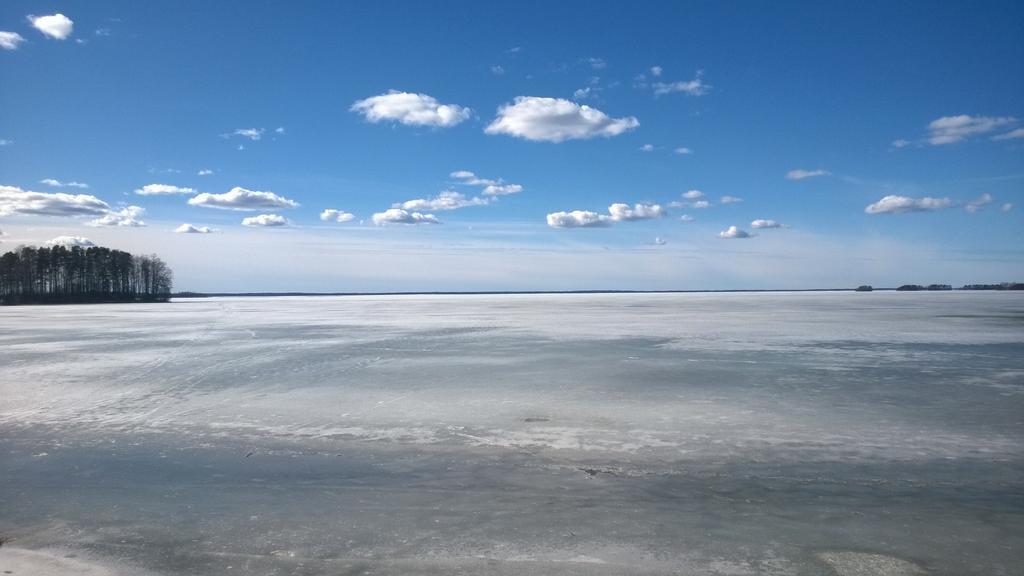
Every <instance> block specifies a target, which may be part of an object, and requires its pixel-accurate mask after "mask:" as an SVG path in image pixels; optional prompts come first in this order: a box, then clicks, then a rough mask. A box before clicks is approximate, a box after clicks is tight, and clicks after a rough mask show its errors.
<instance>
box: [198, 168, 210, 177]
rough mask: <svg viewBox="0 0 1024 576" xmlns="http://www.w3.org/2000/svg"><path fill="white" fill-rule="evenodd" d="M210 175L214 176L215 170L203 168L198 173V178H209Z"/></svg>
mask: <svg viewBox="0 0 1024 576" xmlns="http://www.w3.org/2000/svg"><path fill="white" fill-rule="evenodd" d="M210 174H213V170H210V169H209V168H203V169H202V170H200V171H199V172H196V176H209V175H210Z"/></svg>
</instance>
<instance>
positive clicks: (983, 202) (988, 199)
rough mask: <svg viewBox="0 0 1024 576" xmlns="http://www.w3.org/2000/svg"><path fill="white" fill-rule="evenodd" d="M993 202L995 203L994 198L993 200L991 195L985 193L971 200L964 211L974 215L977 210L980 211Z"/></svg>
mask: <svg viewBox="0 0 1024 576" xmlns="http://www.w3.org/2000/svg"><path fill="white" fill-rule="evenodd" d="M993 202H995V198H993V197H992V195H991V194H989V193H988V192H985V193H984V194H982V195H981V196H978V197H977V198H975V199H974V200H971V201H970V202H968V203H967V204H965V205H964V210H967V211H968V212H970V213H971V214H974V213H975V212H977V211H978V210H981V209H982V208H984V207H985V206H987V205H989V204H991V203H993Z"/></svg>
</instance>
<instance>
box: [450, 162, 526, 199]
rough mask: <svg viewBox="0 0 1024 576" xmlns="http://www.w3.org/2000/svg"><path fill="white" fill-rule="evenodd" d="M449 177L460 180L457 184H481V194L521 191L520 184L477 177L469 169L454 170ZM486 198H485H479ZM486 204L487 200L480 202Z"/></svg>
mask: <svg viewBox="0 0 1024 576" xmlns="http://www.w3.org/2000/svg"><path fill="white" fill-rule="evenodd" d="M448 176H450V177H451V178H455V179H456V180H461V182H459V184H466V185H470V186H483V187H484V189H483V190H482V192H481V193H482V194H483V195H485V196H508V195H509V194H518V193H520V192H522V191H523V187H522V185H520V184H505V183H504V181H503V180H502V179H501V178H499V179H497V180H491V179H489V178H479V177H477V175H476V174H474V173H472V172H470V171H469V170H456V171H455V172H452V173H451V174H449V175H448ZM481 200H486V199H481ZM481 203H482V204H486V203H487V202H481Z"/></svg>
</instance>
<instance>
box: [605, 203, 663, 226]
mask: <svg viewBox="0 0 1024 576" xmlns="http://www.w3.org/2000/svg"><path fill="white" fill-rule="evenodd" d="M608 214H609V215H610V217H611V219H612V220H614V221H616V222H632V221H634V220H651V219H653V218H664V217H665V216H667V215H668V212H666V211H665V209H664V208H662V207H661V206H659V205H658V204H635V205H633V207H632V208H631V207H630V206H629V204H621V203H617V204H612V205H611V206H609V207H608Z"/></svg>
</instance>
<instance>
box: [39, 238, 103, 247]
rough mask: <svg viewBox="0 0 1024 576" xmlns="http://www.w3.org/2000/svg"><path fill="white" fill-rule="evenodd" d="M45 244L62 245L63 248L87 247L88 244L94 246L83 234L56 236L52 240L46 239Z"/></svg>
mask: <svg viewBox="0 0 1024 576" xmlns="http://www.w3.org/2000/svg"><path fill="white" fill-rule="evenodd" d="M46 245H47V246H63V247H65V248H74V247H75V246H78V247H79V248H89V247H90V246H95V245H96V243H95V242H93V241H92V240H89V239H88V238H85V237H83V236H57V237H56V238H54V239H53V240H48V241H47V242H46Z"/></svg>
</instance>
